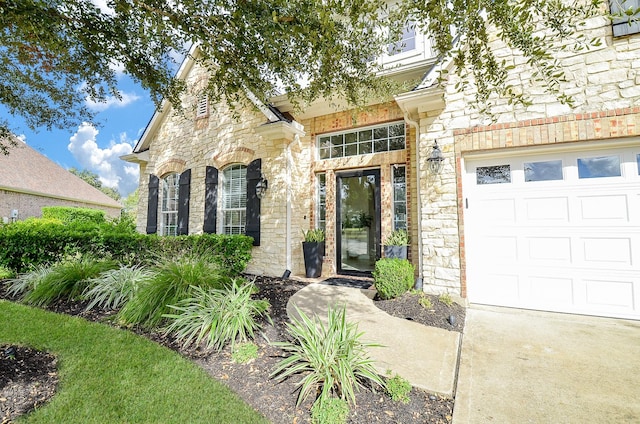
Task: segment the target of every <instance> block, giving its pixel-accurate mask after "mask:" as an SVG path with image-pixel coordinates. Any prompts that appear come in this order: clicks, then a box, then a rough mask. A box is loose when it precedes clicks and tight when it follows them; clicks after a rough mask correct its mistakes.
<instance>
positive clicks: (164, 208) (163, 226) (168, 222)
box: [160, 174, 180, 236]
mask: <svg viewBox="0 0 640 424" xmlns="http://www.w3.org/2000/svg"><path fill="white" fill-rule="evenodd" d="M179 182H180V175H179V174H169V175H167V176H165V177H164V178H162V181H161V187H162V202H161V206H160V208H161V209H160V215H161V218H160V219H161V221H160V234H161V235H163V236H175V235H177V233H178V188H179Z"/></svg>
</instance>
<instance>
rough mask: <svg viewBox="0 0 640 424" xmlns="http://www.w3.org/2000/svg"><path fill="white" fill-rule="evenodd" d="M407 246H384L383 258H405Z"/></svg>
mask: <svg viewBox="0 0 640 424" xmlns="http://www.w3.org/2000/svg"><path fill="white" fill-rule="evenodd" d="M407 247H408V246H384V257H385V258H397V259H407V250H408V249H407Z"/></svg>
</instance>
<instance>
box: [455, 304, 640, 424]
mask: <svg viewBox="0 0 640 424" xmlns="http://www.w3.org/2000/svg"><path fill="white" fill-rule="evenodd" d="M638 422H640V321H626V320H616V319H608V318H596V317H586V316H577V315H565V314H554V313H544V312H536V311H523V310H518V309H508V308H489V307H477V306H474V307H472V308H469V309H468V310H467V320H466V324H465V331H464V336H463V340H462V353H461V358H460V368H459V376H458V385H457V392H456V401H455V409H454V413H453V423H454V424H471V423H478V424H480V423H482V424H486V423H501V424H502V423H517V424H520V423H545V424H546V423H580V424H582V423H638Z"/></svg>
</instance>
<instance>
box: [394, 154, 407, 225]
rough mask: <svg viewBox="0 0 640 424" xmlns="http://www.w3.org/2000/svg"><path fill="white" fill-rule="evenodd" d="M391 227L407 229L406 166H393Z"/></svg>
mask: <svg viewBox="0 0 640 424" xmlns="http://www.w3.org/2000/svg"><path fill="white" fill-rule="evenodd" d="M392 173H393V229H394V230H406V229H407V177H406V167H404V166H393V167H392Z"/></svg>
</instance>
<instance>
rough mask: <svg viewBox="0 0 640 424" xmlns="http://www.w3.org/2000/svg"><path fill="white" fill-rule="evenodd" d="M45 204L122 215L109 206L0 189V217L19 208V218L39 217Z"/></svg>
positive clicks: (109, 215) (113, 215) (111, 215)
mask: <svg viewBox="0 0 640 424" xmlns="http://www.w3.org/2000/svg"><path fill="white" fill-rule="evenodd" d="M45 206H73V207H79V208H91V209H99V210H102V211H104V212H105V214H106V216H108V217H111V218H117V217H119V216H120V209H118V208H107V207H101V206H96V205H93V204H89V203H82V202H77V201H71V200H64V199H56V198H52V197H44V196H36V195H33V194H25V193H18V192H15V191H8V190H0V219H2V220H4V218H7V219H8V218H9V217H11V211H12V210H14V209H17V210H18V219H20V220H22V219H26V218H30V217H37V218H39V217H41V216H42V208H43V207H45Z"/></svg>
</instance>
